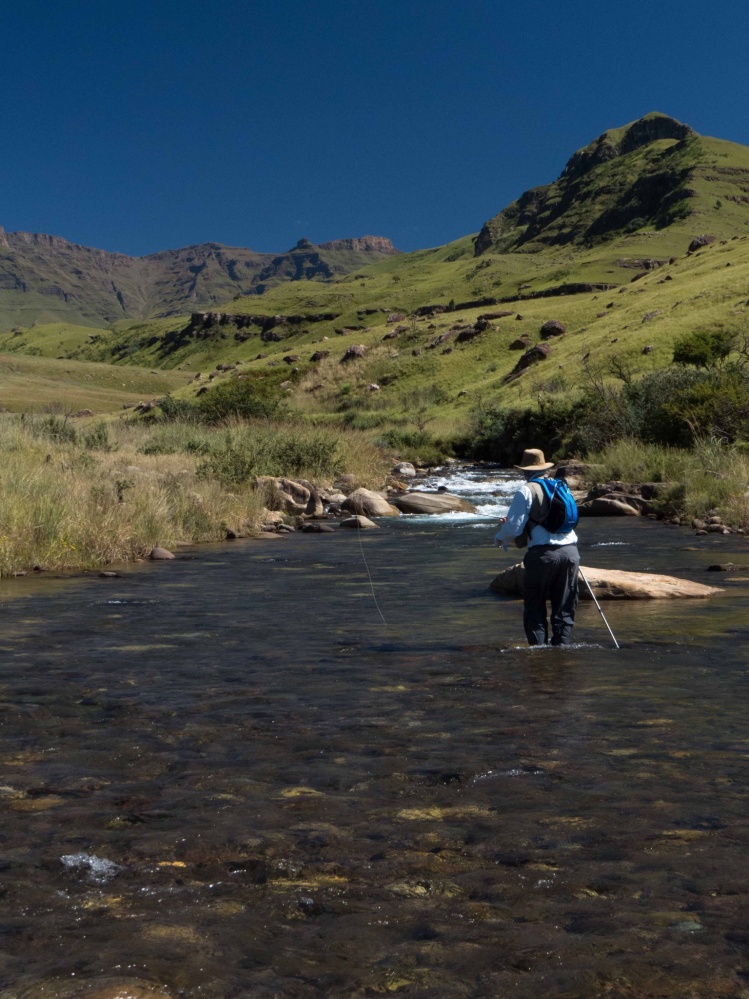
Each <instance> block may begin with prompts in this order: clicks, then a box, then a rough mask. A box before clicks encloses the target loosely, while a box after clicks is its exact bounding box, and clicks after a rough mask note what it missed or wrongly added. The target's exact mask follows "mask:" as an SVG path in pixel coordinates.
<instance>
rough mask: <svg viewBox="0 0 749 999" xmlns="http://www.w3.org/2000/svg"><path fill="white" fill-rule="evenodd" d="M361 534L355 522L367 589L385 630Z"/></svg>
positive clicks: (385, 622) (384, 621)
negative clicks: (366, 577) (367, 581)
mask: <svg viewBox="0 0 749 999" xmlns="http://www.w3.org/2000/svg"><path fill="white" fill-rule="evenodd" d="M361 532H362V528H361V527H360V526H359V523H358V521H357V526H356V533H357V535H358V537H359V550H360V552H361V557H362V561H363V562H364V568H365V569H366V570H367V575H368V576H369V588H370V589H371V590H372V599H373V600H374V602H375V607H376V608H377V612H378V614H379V615H380V617H381V618H382V623H383V624H384V625H385V627H386V628H387V625H388V623H387V621H386V620H385V615H384V614H383V613H382V611H381V610H380V605H379V604H378V603H377V594H376V593H375V588H374V583H373V582H372V573H371V572H370V571H369V566H368V565H367V558H366V556H365V554H364V545H363V544H362V543H361Z"/></svg>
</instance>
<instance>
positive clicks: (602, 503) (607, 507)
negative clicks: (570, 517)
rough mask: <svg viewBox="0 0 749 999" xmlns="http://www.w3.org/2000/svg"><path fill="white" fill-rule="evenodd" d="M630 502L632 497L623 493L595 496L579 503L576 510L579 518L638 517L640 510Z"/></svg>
mask: <svg viewBox="0 0 749 999" xmlns="http://www.w3.org/2000/svg"><path fill="white" fill-rule="evenodd" d="M631 500H632V501H633V500H634V497H630V496H627V495H626V494H624V493H620V494H618V495H610V496H596V497H595V499H590V500H585V501H584V502H583V503H580V505H579V506H578V508H577V510H578V513H579V514H580V516H581V517H586V516H587V517H639V516H640V510H639V509H638V507H637V506H636V505H635V503H634V502H631Z"/></svg>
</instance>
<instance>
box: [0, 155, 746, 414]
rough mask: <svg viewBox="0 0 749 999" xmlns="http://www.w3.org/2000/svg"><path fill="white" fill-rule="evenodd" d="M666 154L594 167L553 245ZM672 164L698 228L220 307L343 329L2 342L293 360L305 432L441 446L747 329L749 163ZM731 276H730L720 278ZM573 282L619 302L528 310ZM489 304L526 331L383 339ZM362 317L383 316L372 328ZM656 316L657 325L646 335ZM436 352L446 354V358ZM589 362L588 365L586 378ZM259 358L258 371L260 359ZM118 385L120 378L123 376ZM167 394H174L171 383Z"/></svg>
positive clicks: (94, 354)
mask: <svg viewBox="0 0 749 999" xmlns="http://www.w3.org/2000/svg"><path fill="white" fill-rule="evenodd" d="M673 146H674V140H659V141H658V142H654V143H651V144H650V145H649V146H648V147H646V148H644V149H639V150H635V151H634V152H633V153H631V154H628V155H627V156H623V157H620V158H618V159H616V160H612V161H610V162H607V163H604V164H601V165H599V166H597V167H595V168H594V169H593V170H591V171H590V172H589V173H588V174H587V175H586V176H585V177H584V178H583V180H584V184H585V189H586V191H587V195H586V197H585V198H584V199H583V200H582V201H581V202H580V203H579V204H577V203H576V204H573V205H572V206H570V208H569V211H568V213H567V215H566V216H564V217H561V216H560V217H558V218H557V219H556V221H554V223H553V224H554V225H555V226H556V227H557V230H561V229H564V227H565V226H567V227H569V226H570V225H574V226H577V227H581V228H584V227H585V226H589V225H590V224H591V220H593V219H595V218H596V217H598V216H600V213H601V212H602V211H604V210H605V208H606V204H607V203H609V202H607V198H609V201H610V197H611V192H612V191H614V190H615V191H616V192H619V193H621V192H622V191H626V189H627V184H630V183H631V182H632V180H633V179H634V178H636V177H637V176H638V171H639V172H646V171H647V170H648V169H651V168H653V169H655V168H654V167H653V164H655V165H656V167H658V164H659V163H661V160H662V157H663V155H664V153H665V152H667V151H668V150H669V149H671V148H672V147H673ZM677 159H678V160H679V165H680V169H682V168H683V169H686V168H689V178H688V187H689V192H690V194H689V197H688V198H687V203H688V207H689V210H690V212H691V214H690V215H689V217H687V218H682V219H679V220H678V221H676V222H674V223H673V224H671V225H669V226H668V227H666V228H660V229H658V228H655V227H653V226H651V227H646V228H644V229H641V230H638V231H637V232H634V233H632V234H619V235H618V236H615V237H614V238H611V239H608V240H607V241H605V242H601V243H598V244H597V245H595V246H592V247H591V246H587V247H586V246H578V245H575V244H574V243H567V244H565V245H562V246H556V245H551V246H549V245H545V246H543V247H539V245H538V244H536V245H533V246H530V245H526V247H525V248H524V249H523V250H522V252H513V253H501V252H497V251H496V249H492V250H489V251H487V252H486V253H484V254H483V255H482V256H481V257H479V258H476V257H475V256H474V252H473V239H472V237H470V236H467V237H464V238H463V239H460V240H457V241H455V242H454V243H451V244H448V245H446V246H443V247H437V248H434V249H429V250H422V251H418V252H416V253H411V254H402V255H399V256H396V257H392V258H388V259H385V260H382V261H379V262H377V263H375V264H372V265H370V266H369V267H367V268H365V269H362V270H360V271H358V272H357V273H356V274H355V275H349V276H348V277H346V278H343V279H342V280H339V281H336V282H320V283H318V282H291V283H286V284H283V285H279V286H277V287H275V288H273V289H271V290H270V291H269V292H267V293H266V294H265V295H262V296H249V297H247V298H243V299H235V300H233V301H232V302H230V303H228V304H227V306H226V307H225V308H226V310H227V311H230V312H232V313H243V312H253V313H262V314H265V315H278V314H305V313H314V312H323V311H331V312H335V313H336V314H337V318H336V319H335V320H334V321H332V322H325V323H309V324H307V325H302V326H301V327H300V326H290V327H286V328H285V333H286V336H285V339H283V340H282V341H281V342H277V343H276V342H267V343H266V342H263V341H262V340H261V338H260V335H259V331H257V330H256V329H253V333H252V335H251V336H250V337H249V339H240V338H236V337H235V336H234V333H235V330H233V329H232V328H231V327H226V328H223V329H220V330H217V331H216V332H215V333H214V334H212V335H211V336H209V337H207V338H204V339H198V338H195V339H193V340H190V341H188V342H186V343H185V344H184V345H183V346H182V347H180V348H179V349H178V350H175V351H170V352H167V351H166V350H165V347H164V343H163V341H162V338H163V336H164V334H165V333H168V332H170V331H174V330H179V329H181V328H183V327H184V326H185V324H186V322H187V319H186V317H175V318H169V319H158V320H149V321H145V322H139V323H130V322H119V323H116V324H115V325H114V326H113V327H111V329H109V330H91V329H86V328H82V327H79V328H76V327H72V326H69V325H68V326H65V325H64V324H55V325H48V326H37V327H35V328H34V329H32V330H28V331H23V332H22V333H21V334H20V335H18V334H15V335H13V334H7V335H4V336H0V349H4V350H13V351H20V352H21V353H24V352H26V353H27V352H29V351H31V352H34V353H39V354H41V355H43V356H45V357H59V356H60V355H63V356H65V357H67V358H71V359H78V360H84V359H86V360H92V361H102V362H106V361H111V360H113V359H114V360H117V361H119V362H124V363H125V364H127V365H128V366H129V365H135V364H138V365H143V366H151V367H163V368H177V367H180V368H184V367H186V366H189V367H190V368H192V369H198V370H201V371H203V372H204V375H205V374H206V373H207V372H208V371H209V370H210V369H211V368H213V367H214V366H215V365H216V364H217V363H220V362H224V363H226V362H236V361H242V362H243V365H245V366H246V367H245V370H247V369H249V370H253V369H254V370H258V371H261V372H262V371H265V370H268V368H269V367H271V369H272V368H273V367H275V368H278V366H279V365H281V364H282V362H281V358H282V357H283V356H284V355H286V354H289V353H293V354H298V355H299V361H298V362H295V364H294V365H293V367H295V368H297V369H299V370H298V372H296V374H293V375H292V369H291V367H290V368H289V375H290V376H292V380H293V381H294V385H293V386H292V388H291V390H290V396H291V401H292V403H293V404H294V405H295V406H296V407H298V408H299V409H300V410H302V411H303V412H305V413H307V414H308V415H309V416H310V417H311V418H315V419H321V418H324V419H327V420H341V419H344V418H347V419H348V420H349V421H351V420H352V419H356V420H358V421H359V425H360V426H365V425H370V426H374V425H377V424H384V423H389V422H400V423H404V422H406V423H407V422H409V421H413V419H414V413H415V412H416V411H418V410H419V409H422V408H426V410H427V412H426V417H425V418H427V419H429V420H431V421H432V422H431V423H430V429H439V430H441V431H443V432H448V431H449V430H450V429H453V428H454V427H455V425H456V423H459V422H461V421H462V419H463V418H464V417H465V415H466V412H467V410H468V409H469V408H470V406H471V405H473V404H474V403H475V401H476V400H477V398H479V397H484V398H486V397H491V398H494V399H496V398H498V399H500V400H501V401H503V402H504V403H506V404H507V405H516V404H518V403H522V402H528V401H529V400H532V399H534V398H536V397H537V396H539V395H540V394H544V393H547V394H548V393H556V394H567V393H574V392H575V391H576V390H577V388H578V387H579V385H580V384H581V381H582V380H583V379H584V378H585V377H586V371H587V370H589V369H590V365H591V364H592V365H594V366H599V367H600V366H602V365H603V366H604V367H605V366H608V364H609V363H610V361H611V360H612V359H615V358H616V359H619V360H624V361H626V362H627V364H628V365H630V366H631V367H632V369H633V370H634V371H635V372H643V371H647V370H651V369H653V368H655V367H660V366H663V365H665V364H667V363H669V361H670V358H671V349H672V345H673V342H674V340H675V339H676V338H677V337H678V336H680V335H682V334H684V333H686V332H688V331H689V330H691V329H694V328H697V327H708V328H712V327H715V326H718V325H723V326H726V327H728V328H732V329H743V328H745V326H746V315H745V312H744V308H745V305H746V296H747V287H748V285H749V281H748V280H747V279H748V278H749V243H748V242H747V234H748V233H749V202H747V194H746V193H742V192H744V187H745V186H746V185H745V179H746V178H745V175H744V173H743V172H744V171H746V170H749V149H747V148H746V147H743V146H738V145H735V144H733V143H728V142H724V141H722V140H717V139H709V138H702V137H695V138H693V139H690V140H689V141H688V142H687V143H683V144H681V145H680V148H679V150H677V151H676V153H672V154H671V161H675V160H677ZM658 168H659V167H658ZM659 169H660V168H659ZM682 172H683V170H682ZM553 186H554V185H551V187H553ZM705 232H711V233H715V234H717V235H718V236H720V237H722V238H723V239H725V240H726V242H725V244H724V245H721V244H720V243H716V244H714V245H713V246H711V247H709V248H706V249H704V250H702V251H700V252H698V253H697V254H695V255H693V256H686V249H687V246H688V245H689V242H690V240H691V239H692V238H693V237H694V236H695V235H699V234H701V233H705ZM535 251H538V252H535ZM672 257H674V258H676V260H675V262H674V263H673V264H666V265H665V266H664V267H661V268H659V269H657V270H654V271H652V272H649V273H648V274H646V275H645V276H644V277H641V278H640V279H639V280H637V281H636V282H635V283H634V284H633V283H632V278H633V277H634V276H635V275H636V274H637V273H638V270H637V266H634V267H633V266H632V265H633V264H634V263H635V262H636V261H637V260H640V259H656V260H669V259H670V258H672ZM729 263H730V264H731V267H727V266H726V265H727V264H729ZM667 278H670V280H667ZM572 282H585V283H589V284H601V283H605V284H611V285H615V286H617V290H616V291H601V292H598V293H591V292H587V293H583V294H576V295H565V296H561V297H555V298H543V299H540V298H539V299H528V298H527V296H528V295H531V294H533V293H535V292H539V291H543V290H544V289H549V288H554V287H558V286H559V285H563V284H569V283H572ZM487 296H492V297H495V298H498V299H503V300H505V299H506V300H510V301H511V303H512V304H508V305H507V306H506V307H507V308H511V309H513V311H517V312H519V313H521V314H522V317H523V318H522V319H520V320H518V319H515V318H512V317H509V318H506V319H501V320H498V321H497V322H496V323H495V324H494V327H493V329H492V330H490V331H487V332H486V333H484V334H482V335H481V336H480V337H479V338H478V339H476V340H474V341H472V342H471V343H469V344H466V345H457V344H454V343H452V341H451V342H450V343H447V344H445V345H443V347H441V348H438V349H437V350H428V349H426V347H427V344H428V342H429V340H430V339H432V338H433V337H435V336H436V335H438V334H440V333H441V332H444V331H446V330H448V329H449V328H450V327H451V325H453V324H454V323H455V322H461V323H468V322H472V321H473V320H475V318H476V317H477V315H479V314H480V313H482V312H485V311H487V308H486V307H484V308H481V309H472V310H466V311H463V312H460V313H450V314H444V315H440V316H437V317H435V318H434V319H431V320H427V319H424V320H419V321H413V322H411V321H410V320H409V321H406V323H405V325H406V326H407V327H408V329H407V330H406V331H405V332H404V333H402V334H401V335H400V337H399V338H398V339H397V340H395V341H387V342H383V340H382V337H383V335H384V333H385V331H386V314H387V312H389V311H398V312H403V313H408V312H410V311H412V310H413V309H415V308H417V307H418V306H423V305H426V304H429V303H447V302H449V301H450V300H451V299H453V300H455V301H458V302H460V301H465V300H471V299H476V298H482V297H487ZM609 303H613V304H612V305H611V306H609ZM498 307H499V306H498ZM366 309H369V310H382V311H375V312H373V313H372V314H369V315H367V314H365V312H364V310H366ZM651 312H657V313H658V315H656V316H655V317H654V318H652V319H650V320H648V321H644V322H643V317H644V316H645V315H646V314H648V313H651ZM601 313H605V314H604V315H601ZM552 318H553V319H559V320H561V321H562V322H563V323H565V325H566V326H567V327H568V334H567V336H566V337H564V338H563V339H562V340H559V341H555V342H554V343H553V350H554V353H553V355H552V356H551V357H550V358H549V359H548V360H546V361H544V362H542V363H541V364H540V365H538V366H537V367H536V368H534V369H533V370H532V371H530V372H528V373H526V374H525V375H523V376H522V377H521V378H520V379H519V380H518V381H516V382H514V383H512V384H511V385H505V384H504V378H505V376H506V375H507V374H508V373H509V371H510V370H511V369H512V367H513V366H514V364H515V363H516V361H517V359H518V357H519V352H516V351H511V350H509V349H508V348H509V344H510V343H511V342H512V340H513V339H515V338H516V337H517V336H518V335H519V334H521V333H525V334H528V335H529V336H530V337H531V339H532V340H533V342H536V341H537V340H538V331H539V327H540V326H541V324H542V323H543V322H544V321H545V320H547V319H552ZM344 326H357V327H364V328H359V329H356V330H354V331H352V332H347V333H346V334H344V335H337V334H336V333H335V330H336V328H338V329H340V328H341V327H344ZM280 329H282V330H284V328H283V327H281V328H280ZM324 338H327V341H326V342H323V340H324ZM355 343H362V344H365V345H366V346H367V347H368V354H367V356H366V357H365V358H364V359H363V360H361V361H356V362H354V363H353V364H351V365H341V364H339V360H340V357H341V355H342V353H343V351H344V350H345V348H346V347H347V346H349V345H351V344H355ZM651 345H652V346H653V348H654V349H653V350H652V351H651V352H649V353H647V354H643V352H642V351H643V348H644V347H646V346H651ZM444 347H453V350H452V352H451V353H448V354H443V353H442V352H441V351H442V349H444ZM320 348H324V349H327V350H330V351H331V357H330V359H328V360H327V361H323V362H322V363H321V364H319V365H311V364H310V363H309V360H308V358H309V356H310V354H311V353H312V352H313V351H314V350H316V349H320ZM414 349H421V354H420V355H419V356H413V355H412V350H414ZM588 353H589V354H590V358H589V359H588V361H587V362H585V363H584V362H583V358H584V357H585V355H586V354H588ZM258 354H262V355H263V357H262V358H260V359H257V356H258ZM119 370H123V368H122V366H121V365H120V366H119ZM283 370H286V367H285V366H283ZM269 373H270V372H269ZM221 377H227V376H224V375H220V376H219V378H221ZM371 382H376V383H381V382H389V384H387V385H383V387H382V390H381V391H380V392H376V393H375V392H368V391H367V388H366V386H367V385H368V384H369V383H371ZM176 384H177V385H179V384H180V382H179V379H178V381H177V383H176ZM181 384H182V385H184V382H182V383H181ZM204 384H208V382H207V380H206V378H205V377H204V378H203V379H202V381H201V382H199V383H196V384H194V385H192V386H191V387H190V388H181V389H180V390H179V392H180V394H184V395H188V396H189V395H192V394H193V393H194V392H195V391H196V389H197V387H198V386H199V385H204ZM316 386H319V387H316ZM312 389H314V391H310V390H312ZM347 414H348V415H347ZM352 414H357V415H356V417H354V416H352Z"/></svg>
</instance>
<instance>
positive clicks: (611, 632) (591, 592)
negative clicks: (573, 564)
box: [577, 569, 619, 649]
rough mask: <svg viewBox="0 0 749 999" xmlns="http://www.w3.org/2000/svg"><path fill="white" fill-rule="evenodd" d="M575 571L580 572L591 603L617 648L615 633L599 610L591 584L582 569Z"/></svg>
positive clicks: (599, 606)
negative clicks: (591, 600)
mask: <svg viewBox="0 0 749 999" xmlns="http://www.w3.org/2000/svg"><path fill="white" fill-rule="evenodd" d="M577 571H578V572H579V573H580V578H581V579H582V581H583V582H584V583H585V585H586V586H587V587H588V593H590V595H591V597H593V603H594V604H595V605H596V607H597V608H598V613H599V614H600V615H601V617H602V618H603V623H604V624H605V625H606V627H607V628H608V629H609V635H611V637H612V639H613V641H614V645H615V646H616V647H617V649H618V648H619V643H618V642H617V640H616V635H615V634H614V632H613V631H612V630H611V625H610V624H609V622H608V621H607V620H606V615H605V614H604V613H603V611H602V610H601V605H600V604H599V603H598V601H597V600H596V595H595V593H594V592H593V587H592V586H591V585H590V583H589V582H588V580H587V579H586V578H585V573H584V572H583V570H582V569H578V570H577Z"/></svg>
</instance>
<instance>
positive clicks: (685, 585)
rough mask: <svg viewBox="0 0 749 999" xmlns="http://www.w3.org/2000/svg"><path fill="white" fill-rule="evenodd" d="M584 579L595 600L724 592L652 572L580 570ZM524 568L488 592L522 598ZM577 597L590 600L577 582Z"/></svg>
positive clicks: (511, 569) (495, 582)
mask: <svg viewBox="0 0 749 999" xmlns="http://www.w3.org/2000/svg"><path fill="white" fill-rule="evenodd" d="M583 572H584V573H585V578H586V579H587V580H588V582H589V583H590V585H591V587H592V588H593V592H594V593H595V595H596V598H597V599H598V600H683V599H687V598H696V597H699V598H704V597H712V596H715V595H717V594H718V593H723V592H724V591H723V590H722V589H721V588H720V587H717V586H705V585H704V584H702V583H693V582H692V581H691V579H678V578H677V577H676V576H659V575H656V574H655V573H652V572H624V571H623V570H621V569H589V568H587V567H585V568H583ZM524 574H525V568H524V566H523V563H522V562H518V563H516V564H515V565H511V566H510V567H509V569H505V570H504V572H500V574H499V575H498V576H495V577H494V579H493V580H492V581H491V583H490V584H489V589H490V590H492V591H493V592H494V593H499V594H500V595H501V596H503V597H522V595H523V579H524ZM579 592H580V597H581V599H583V600H590V599H591V596H590V592H589V591H588V587H587V586H586V585H585V583H583V581H582V579H580V582H579Z"/></svg>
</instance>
